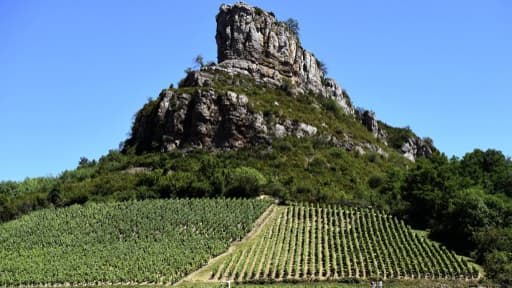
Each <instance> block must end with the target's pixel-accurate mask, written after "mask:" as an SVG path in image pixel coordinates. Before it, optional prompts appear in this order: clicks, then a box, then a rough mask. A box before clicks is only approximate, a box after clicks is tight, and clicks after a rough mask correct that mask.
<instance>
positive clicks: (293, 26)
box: [284, 18, 300, 37]
mask: <svg viewBox="0 0 512 288" xmlns="http://www.w3.org/2000/svg"><path fill="white" fill-rule="evenodd" d="M284 24H285V25H286V27H288V29H289V30H290V31H292V32H293V34H295V35H296V36H297V37H299V31H300V28H299V21H297V19H294V18H288V19H287V20H286V21H284Z"/></svg>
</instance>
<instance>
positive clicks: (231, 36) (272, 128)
mask: <svg viewBox="0 0 512 288" xmlns="http://www.w3.org/2000/svg"><path fill="white" fill-rule="evenodd" d="M216 20H217V32H216V41H217V54H218V55H217V57H218V62H219V63H218V64H210V65H207V66H204V67H201V68H200V69H199V70H196V71H190V72H188V73H187V76H186V77H185V79H183V80H182V81H181V82H180V89H168V90H164V91H163V92H162V93H161V94H160V96H159V97H158V99H156V100H154V101H151V102H149V103H148V104H146V105H145V106H144V108H142V109H141V110H140V111H139V113H138V114H137V117H136V119H135V123H134V125H133V128H132V135H131V137H130V139H128V140H127V141H126V142H125V148H126V149H132V148H134V149H135V150H136V151H137V152H145V151H171V150H174V149H187V148H203V149H209V150H212V149H238V148H241V147H245V146H248V145H258V144H266V145H268V144H270V143H271V141H272V139H273V138H281V137H287V136H294V137H299V138H301V137H310V136H315V137H318V139H319V140H323V141H324V142H325V143H329V144H330V145H333V146H337V147H342V148H345V149H346V150H349V151H358V152H359V153H360V154H364V153H365V151H373V152H376V153H378V154H380V155H382V156H384V157H387V152H386V151H384V149H382V148H383V147H385V146H384V145H385V144H386V136H387V135H386V131H385V130H384V129H382V128H381V127H379V122H378V121H377V119H376V117H375V113H373V112H371V111H368V110H359V109H358V110H357V111H354V109H353V107H352V104H351V103H350V99H349V96H348V95H347V93H346V92H345V91H344V90H343V89H342V88H341V87H340V86H339V85H338V83H336V81H334V80H333V79H329V78H326V77H325V71H323V69H322V65H323V64H321V62H320V61H319V60H318V59H317V58H316V57H315V56H314V55H313V54H312V53H310V52H308V51H306V50H305V49H304V48H303V47H302V46H301V43H300V40H299V38H298V35H297V31H294V28H293V27H291V26H290V25H289V23H288V24H286V23H285V22H281V21H278V20H277V19H276V18H275V16H274V15H273V14H272V13H267V12H265V11H263V10H261V9H259V8H255V7H251V6H249V5H246V4H244V3H237V4H234V5H232V6H230V5H222V6H221V7H220V10H219V13H218V15H217V17H216ZM247 79H249V81H247ZM244 81H245V82H244ZM244 83H245V84H247V83H250V84H247V85H249V86H251V88H252V89H262V90H265V89H267V88H270V89H269V90H270V91H277V90H278V91H280V92H283V91H285V92H286V94H288V96H291V97H304V98H311V97H319V98H320V100H321V101H317V102H316V103H314V104H312V106H311V109H312V110H311V112H312V113H316V112H317V111H319V113H321V110H317V109H321V108H319V107H320V106H322V105H323V104H322V103H327V104H329V103H331V101H323V100H324V99H321V98H327V99H332V100H335V101H336V102H337V103H338V104H339V105H340V106H341V108H342V109H343V111H344V112H345V114H346V115H348V116H350V117H348V118H346V119H345V120H340V121H354V120H356V121H359V122H360V123H362V124H363V126H364V127H365V128H366V129H367V130H368V131H370V132H371V133H372V134H373V135H374V136H375V137H376V138H379V139H381V140H382V142H379V143H377V144H372V143H369V142H368V141H367V140H365V139H354V138H353V137H354V134H357V133H351V132H353V131H339V130H337V131H335V133H334V134H336V136H335V135H333V134H329V133H333V131H334V130H329V131H330V132H328V133H326V129H327V128H329V127H328V126H327V125H326V124H325V123H323V124H318V122H317V124H318V125H320V126H319V127H315V126H313V125H311V123H302V122H300V121H298V120H295V119H286V118H284V117H290V116H284V115H285V114H284V113H281V112H282V111H279V112H278V113H273V112H271V114H268V113H267V114H266V116H264V114H263V113H262V112H256V111H254V109H252V108H251V107H252V106H251V105H249V99H248V97H247V96H245V95H243V94H242V93H234V92H231V91H229V90H235V91H244V89H238V88H240V87H242V88H243V87H245V86H244V85H245V84H244ZM254 85H256V86H255V87H254ZM246 88H247V87H246ZM245 91H250V90H245ZM247 93H250V92H247ZM302 94H307V95H306V96H304V95H302ZM249 96H253V95H252V94H249ZM283 97H286V96H283ZM319 98H317V100H318V99H319ZM255 101H256V102H257V101H258V100H255ZM283 101H287V100H286V99H283ZM279 102H280V101H279ZM252 104H254V103H252ZM274 106H279V103H278V102H277V101H275V102H274ZM287 109H288V110H290V111H291V108H287ZM326 109H327V108H325V109H324V110H326ZM336 111H338V110H336ZM266 112H269V110H267V111H266ZM323 112H326V111H323ZM331 112H332V111H331ZM272 113H273V114H272ZM327 113H330V112H327ZM287 115H289V114H287ZM291 117H294V116H291ZM335 117H338V116H335ZM305 119H310V118H308V117H305ZM338 119H340V118H338ZM352 124H357V123H352ZM352 124H351V125H352ZM357 125H358V124H357ZM349 126H350V125H349ZM360 128H361V129H364V128H363V127H360ZM330 129H333V128H332V127H330ZM353 129H359V128H358V127H357V126H356V128H353ZM420 140H421V139H420ZM418 141H419V140H418V139H416V138H411V139H409V141H408V142H406V143H405V144H404V145H403V146H402V147H401V152H402V153H403V154H404V155H405V157H407V158H409V159H411V160H413V161H414V159H415V157H417V156H419V155H428V154H429V153H430V154H431V150H429V146H428V145H423V144H422V142H418ZM370 142H372V141H370ZM383 144H384V145H383ZM395 148H398V147H395Z"/></svg>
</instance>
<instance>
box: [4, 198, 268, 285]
mask: <svg viewBox="0 0 512 288" xmlns="http://www.w3.org/2000/svg"><path fill="white" fill-rule="evenodd" d="M268 206H269V203H268V202H266V201H261V200H232V199H197V200H187V199H182V200H148V201H140V202H132V201H130V202H118V203H109V204H94V203H91V204H87V205H85V206H78V205H75V206H71V207H68V208H65V209H46V210H41V211H38V212H34V213H32V214H30V215H27V216H24V217H22V218H21V219H18V220H15V221H11V222H7V223H4V224H2V225H0V259H1V261H0V285H19V284H38V283H65V282H68V283H75V284H76V283H94V282H97V281H99V282H103V283H115V282H124V283H127V282H137V283H141V282H150V283H168V282H171V283H172V282H176V281H177V280H179V279H181V278H182V277H183V276H184V275H186V274H187V273H190V272H191V271H193V270H196V269H197V268H199V267H200V266H202V265H204V264H206V263H207V261H208V260H209V259H210V258H211V257H212V256H214V255H217V254H220V253H222V252H223V251H225V250H226V249H227V247H228V246H229V244H230V243H231V242H232V241H234V240H240V239H241V238H242V237H243V236H244V235H245V234H246V233H248V231H249V230H250V229H251V228H252V224H253V222H254V221H255V220H256V219H257V218H258V217H259V216H260V215H261V214H262V213H263V211H264V210H265V209H266V208H267V207H268Z"/></svg>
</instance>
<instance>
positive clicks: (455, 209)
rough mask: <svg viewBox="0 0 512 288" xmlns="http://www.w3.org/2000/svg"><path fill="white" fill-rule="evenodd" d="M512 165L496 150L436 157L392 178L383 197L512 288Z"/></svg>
mask: <svg viewBox="0 0 512 288" xmlns="http://www.w3.org/2000/svg"><path fill="white" fill-rule="evenodd" d="M511 179H512V161H511V160H510V159H509V158H506V157H505V156H504V155H503V154H502V153H501V152H499V151H496V150H492V149H490V150H487V151H482V150H478V149H477V150H475V151H473V152H472V153H468V154H466V155H465V156H464V157H463V158H462V159H457V158H452V159H447V158H446V157H445V156H444V155H439V154H436V155H434V157H432V159H420V160H419V161H418V162H417V163H416V165H415V166H414V167H413V168H412V169H409V170H408V171H407V172H405V173H404V172H403V171H398V170H391V171H389V172H388V173H387V175H386V177H385V180H384V182H383V183H384V184H383V185H382V186H381V188H379V189H380V193H381V194H382V195H388V196H384V197H390V198H391V199H396V200H395V201H396V203H398V204H399V205H397V206H395V207H397V208H395V209H392V210H393V212H394V213H396V214H397V215H400V216H401V217H403V218H404V219H406V220H407V221H408V222H409V223H411V224H412V225H413V226H415V227H419V228H422V229H429V230H430V231H431V233H430V236H431V237H432V238H434V239H436V240H438V241H441V242H442V243H444V244H445V245H447V246H448V247H450V248H452V249H455V250H456V251H458V252H460V253H463V254H466V255H468V256H469V255H471V256H473V257H474V258H475V260H476V261H477V262H478V263H481V264H483V266H484V268H485V269H486V272H487V275H488V276H489V277H491V278H492V279H496V280H498V281H499V282H501V283H506V284H509V285H510V284H512V264H511V263H512V185H511V184H512V181H511Z"/></svg>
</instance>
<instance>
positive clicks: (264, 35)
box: [215, 3, 354, 114]
mask: <svg viewBox="0 0 512 288" xmlns="http://www.w3.org/2000/svg"><path fill="white" fill-rule="evenodd" d="M216 20H217V34H216V36H215V39H216V40H217V58H218V63H219V65H218V67H216V68H218V69H224V70H225V71H228V72H229V73H242V74H246V75H249V76H251V77H253V78H254V79H256V80H258V81H260V82H264V83H266V84H273V85H275V86H280V85H282V84H283V83H284V82H286V83H291V85H293V86H295V88H296V92H297V93H304V92H308V91H312V92H313V93H316V94H318V95H321V96H323V97H328V98H332V99H335V100H336V101H337V102H338V103H339V104H340V105H341V106H342V107H343V109H344V110H345V112H346V113H349V114H353V113H354V110H353V108H352V105H351V103H350V99H348V98H347V97H346V95H345V94H344V93H342V89H341V87H340V86H339V85H338V84H337V83H336V81H334V80H333V79H328V78H326V77H325V73H324V71H322V69H321V62H320V61H319V60H318V59H317V58H316V57H315V56H314V55H313V54H312V53H310V52H308V51H306V50H305V49H304V48H303V47H302V46H301V44H300V41H299V37H298V35H297V34H296V32H295V31H293V29H291V28H290V27H288V25H287V24H286V23H285V22H281V21H278V20H277V19H276V18H275V16H274V15H273V14H270V13H267V12H265V11H263V10H261V9H259V8H256V7H251V6H249V5H247V4H244V3H237V4H234V5H232V6H230V5H222V6H221V7H220V11H219V14H217V17H216Z"/></svg>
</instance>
